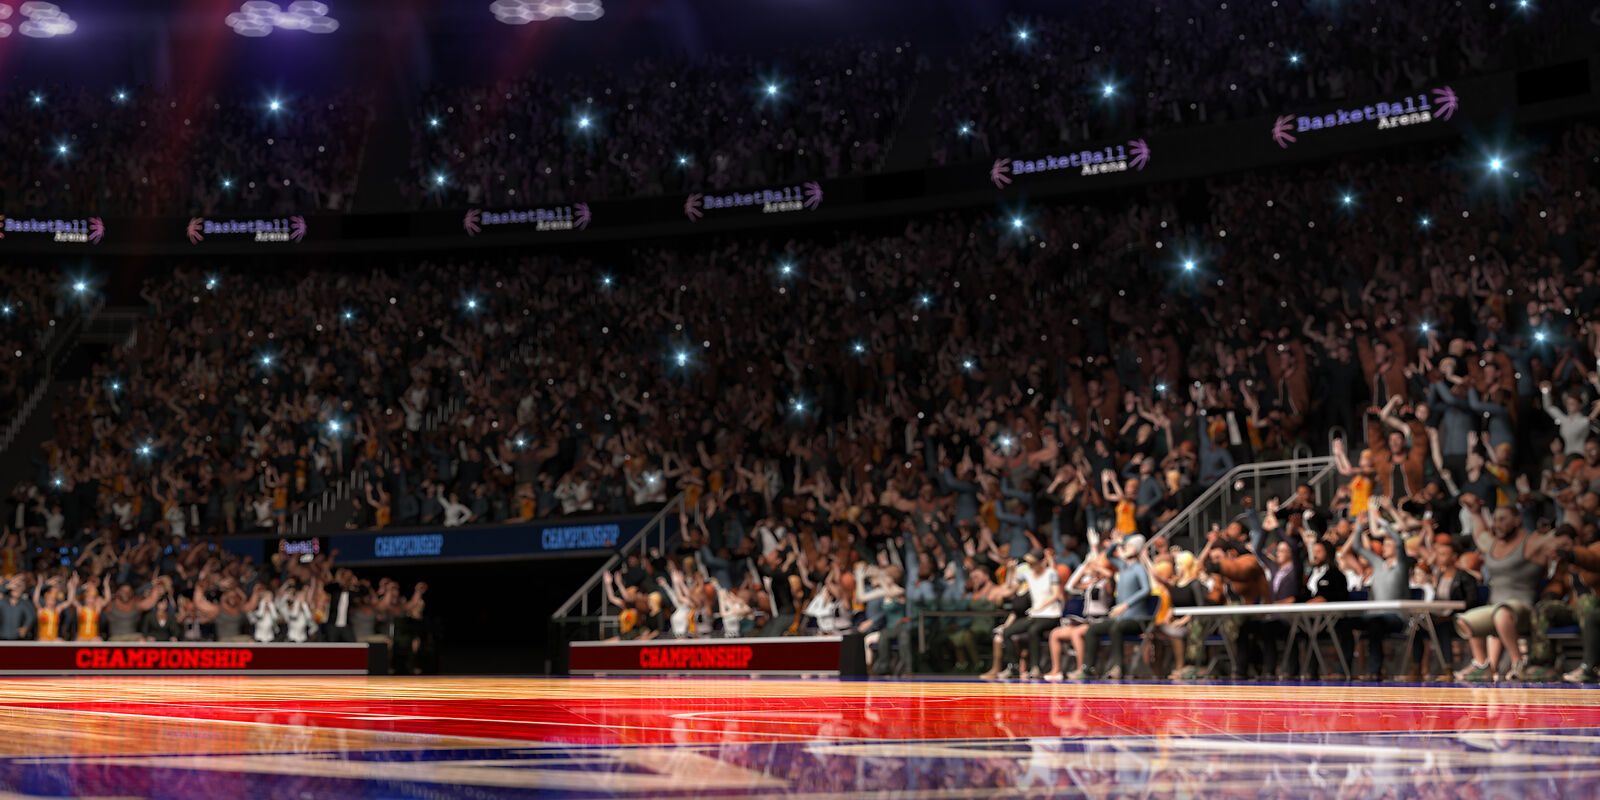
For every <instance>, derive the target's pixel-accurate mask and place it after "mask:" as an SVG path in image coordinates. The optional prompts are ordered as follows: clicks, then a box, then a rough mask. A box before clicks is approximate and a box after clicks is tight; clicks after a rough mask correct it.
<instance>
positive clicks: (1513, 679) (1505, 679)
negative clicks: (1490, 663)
mask: <svg viewBox="0 0 1600 800" xmlns="http://www.w3.org/2000/svg"><path fill="white" fill-rule="evenodd" d="M1526 680H1528V659H1526V658H1523V659H1518V660H1516V661H1512V662H1511V668H1510V669H1508V670H1506V674H1504V675H1501V676H1500V681H1501V682H1502V683H1522V682H1524V681H1526Z"/></svg>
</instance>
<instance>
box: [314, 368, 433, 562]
mask: <svg viewBox="0 0 1600 800" xmlns="http://www.w3.org/2000/svg"><path fill="white" fill-rule="evenodd" d="M460 410H461V398H459V397H452V398H450V400H448V401H447V402H445V404H444V405H443V406H441V407H439V408H436V409H434V410H432V411H429V412H428V413H427V414H426V415H424V416H423V418H422V427H421V428H420V429H419V432H422V433H427V432H430V431H433V430H435V429H437V428H438V427H439V426H440V425H441V424H443V423H444V421H445V420H447V419H449V418H450V417H452V416H454V415H455V413H456V412H457V411H460ZM393 461H394V458H393V457H392V456H390V455H389V450H388V448H384V449H383V450H381V451H379V453H378V463H379V464H382V465H383V468H384V469H389V467H390V466H391V464H392V463H393ZM366 485H367V470H366V469H364V468H363V467H360V466H356V467H352V468H351V469H350V471H349V472H348V473H346V474H345V476H344V477H342V478H340V479H339V480H337V481H334V483H333V485H332V486H329V487H328V488H327V489H325V490H323V492H322V495H321V496H320V497H318V498H316V499H315V500H312V501H311V502H310V503H309V504H307V505H306V507H305V508H303V509H301V510H299V511H296V512H295V513H294V516H292V517H290V519H289V533H292V534H295V535H299V536H303V535H305V534H306V533H308V531H309V529H310V527H311V526H312V525H313V524H315V523H317V522H321V521H322V518H323V517H325V516H327V514H328V512H329V511H332V510H333V509H334V507H335V506H337V505H339V503H342V502H344V501H345V500H348V499H349V498H351V497H352V496H354V495H355V493H356V492H358V491H360V490H361V489H363V488H365V487H366Z"/></svg>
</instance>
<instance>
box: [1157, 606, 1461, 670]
mask: <svg viewBox="0 0 1600 800" xmlns="http://www.w3.org/2000/svg"><path fill="white" fill-rule="evenodd" d="M1464 608H1466V604H1465V603H1462V602H1460V601H1458V600H1359V601H1349V602H1343V603H1284V604H1282V605H1253V606H1200V607H1196V608H1174V609H1173V610H1172V616H1173V618H1175V619H1182V618H1188V619H1192V620H1193V621H1194V624H1196V625H1199V626H1200V633H1201V636H1202V637H1210V636H1212V635H1216V634H1220V633H1221V632H1222V624H1223V622H1224V621H1226V620H1228V619H1230V618H1233V619H1240V618H1256V619H1260V618H1266V617H1270V618H1273V619H1278V620H1282V621H1283V622H1286V623H1288V625H1289V643H1290V646H1286V647H1284V649H1283V656H1282V658H1281V660H1280V662H1279V665H1278V668H1279V671H1287V668H1288V664H1289V658H1290V657H1291V656H1290V654H1291V653H1292V652H1293V650H1294V648H1293V646H1292V643H1293V642H1294V641H1295V639H1296V638H1297V637H1298V636H1300V635H1304V636H1305V637H1306V641H1307V642H1308V643H1309V645H1310V646H1309V648H1308V649H1309V650H1310V651H1311V655H1308V656H1307V657H1306V658H1305V659H1303V660H1302V661H1301V665H1300V666H1301V671H1302V672H1304V671H1305V668H1306V666H1307V665H1308V664H1309V660H1310V658H1311V657H1312V656H1314V657H1315V658H1316V659H1317V664H1318V666H1320V667H1321V668H1322V673H1323V674H1328V673H1329V672H1330V670H1329V669H1328V664H1327V661H1326V660H1325V659H1324V658H1323V656H1322V650H1321V648H1319V647H1317V636H1318V635H1320V634H1327V635H1328V636H1329V638H1331V639H1333V652H1334V653H1335V654H1336V655H1337V656H1338V657H1339V666H1340V668H1341V669H1342V670H1343V671H1344V673H1345V674H1346V675H1348V674H1350V662H1349V660H1348V659H1346V658H1345V653H1344V647H1343V646H1342V645H1340V644H1339V637H1338V636H1337V635H1335V632H1334V626H1335V625H1337V624H1338V622H1339V620H1341V619H1343V618H1345V617H1354V616H1367V615H1371V614H1394V615H1396V616H1399V617H1400V618H1401V619H1403V620H1404V621H1405V624H1406V652H1405V661H1404V664H1405V665H1407V666H1409V665H1410V663H1411V642H1412V641H1413V640H1414V639H1415V637H1416V635H1417V632H1418V631H1422V632H1424V633H1426V634H1427V635H1428V639H1429V640H1431V641H1432V642H1433V654H1434V657H1435V658H1437V659H1438V660H1439V667H1440V668H1441V669H1449V665H1447V664H1446V663H1445V660H1444V652H1443V651H1442V650H1441V649H1440V647H1439V633H1438V631H1437V630H1435V629H1434V626H1433V618H1434V616H1436V615H1445V614H1453V613H1455V612H1457V611H1461V610H1463V609H1464ZM1221 638H1222V646H1223V648H1224V649H1226V650H1227V652H1228V659H1229V661H1230V662H1231V663H1232V664H1233V665H1234V669H1236V670H1237V669H1239V654H1238V653H1236V652H1234V643H1233V640H1232V639H1230V638H1229V637H1227V636H1222V637H1221ZM1378 646H1380V647H1381V646H1382V644H1381V643H1380V644H1378ZM1402 669H1404V667H1402Z"/></svg>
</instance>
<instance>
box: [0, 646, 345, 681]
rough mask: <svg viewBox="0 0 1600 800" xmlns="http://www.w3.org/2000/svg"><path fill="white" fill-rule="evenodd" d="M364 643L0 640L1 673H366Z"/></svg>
mask: <svg viewBox="0 0 1600 800" xmlns="http://www.w3.org/2000/svg"><path fill="white" fill-rule="evenodd" d="M368 651H369V647H368V645H366V644H326V643H307V644H289V643H282V644H260V643H255V642H243V643H239V644H230V643H225V642H0V675H366V674H369V672H370V671H371V659H370V656H369V652H368Z"/></svg>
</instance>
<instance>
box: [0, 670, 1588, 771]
mask: <svg viewBox="0 0 1600 800" xmlns="http://www.w3.org/2000/svg"><path fill="white" fill-rule="evenodd" d="M0 731H3V732H4V733H5V734H7V735H6V736H3V737H0V796H15V795H21V796H34V797H70V796H130V795H132V796H146V795H152V796H153V795H159V796H163V797H174V798H188V797H196V798H201V797H203V798H215V797H230V798H244V797H273V798H277V797H306V796H310V797H318V798H322V797H430V798H456V797H459V798H469V797H470V798H474V800H482V798H502V797H504V798H523V797H549V796H559V797H577V798H589V797H612V798H663V797H677V798H690V797H693V798H734V797H773V796H788V797H796V798H799V797H804V798H819V800H820V798H832V797H838V796H852V795H859V794H867V795H881V794H883V793H889V794H891V795H892V796H894V797H896V798H910V799H916V798H928V799H929V800H931V799H932V798H939V800H952V799H953V798H979V797H983V798H987V797H994V796H1035V795H1041V794H1042V795H1048V796H1061V797H1095V798H1104V797H1110V796H1130V797H1135V796H1161V797H1190V798H1205V797H1227V798H1239V797H1258V796H1272V797H1284V798H1297V797H1322V798H1333V797H1346V796H1349V797H1356V796H1360V797H1367V796H1374V797H1376V796H1393V797H1395V798H1397V800H1411V799H1412V798H1415V799H1416V800H1440V799H1441V798H1449V799H1450V800H1482V798H1485V797H1494V796H1499V797H1506V798H1516V797H1530V798H1531V797H1541V798H1543V797H1549V798H1561V797H1585V798H1588V797H1595V796H1600V766H1596V765H1597V763H1600V762H1597V760H1596V756H1597V755H1600V693H1597V692H1594V691H1592V690H1587V689H1577V688H1571V689H1562V688H1533V687H1450V686H1398V685H1371V686H1358V685H1353V686H1346V685H1281V686H1279V685H1259V684H1257V685H1228V684H1202V685H1182V684H1111V683H1100V684H1081V685H1048V684H984V683H915V682H892V681H877V682H853V681H838V680H809V681H807V680H782V681H779V680H749V679H663V678H654V679H386V678H347V679H341V678H315V679H290V678H278V677H254V678H247V677H237V678H215V677H213V678H179V677H148V678H131V677H92V678H76V679H48V680H47V679H14V680H7V681H0ZM1381 787H1393V789H1394V791H1391V792H1390V793H1389V795H1382V794H1373V793H1372V792H1373V791H1374V790H1376V789H1379V788H1381ZM1113 789H1115V790H1116V791H1117V792H1122V793H1123V794H1122V795H1117V794H1108V792H1111V790H1113ZM1128 792H1131V794H1130V793H1128ZM1263 792H1264V793H1265V794H1263ZM6 793H10V794H6Z"/></svg>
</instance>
